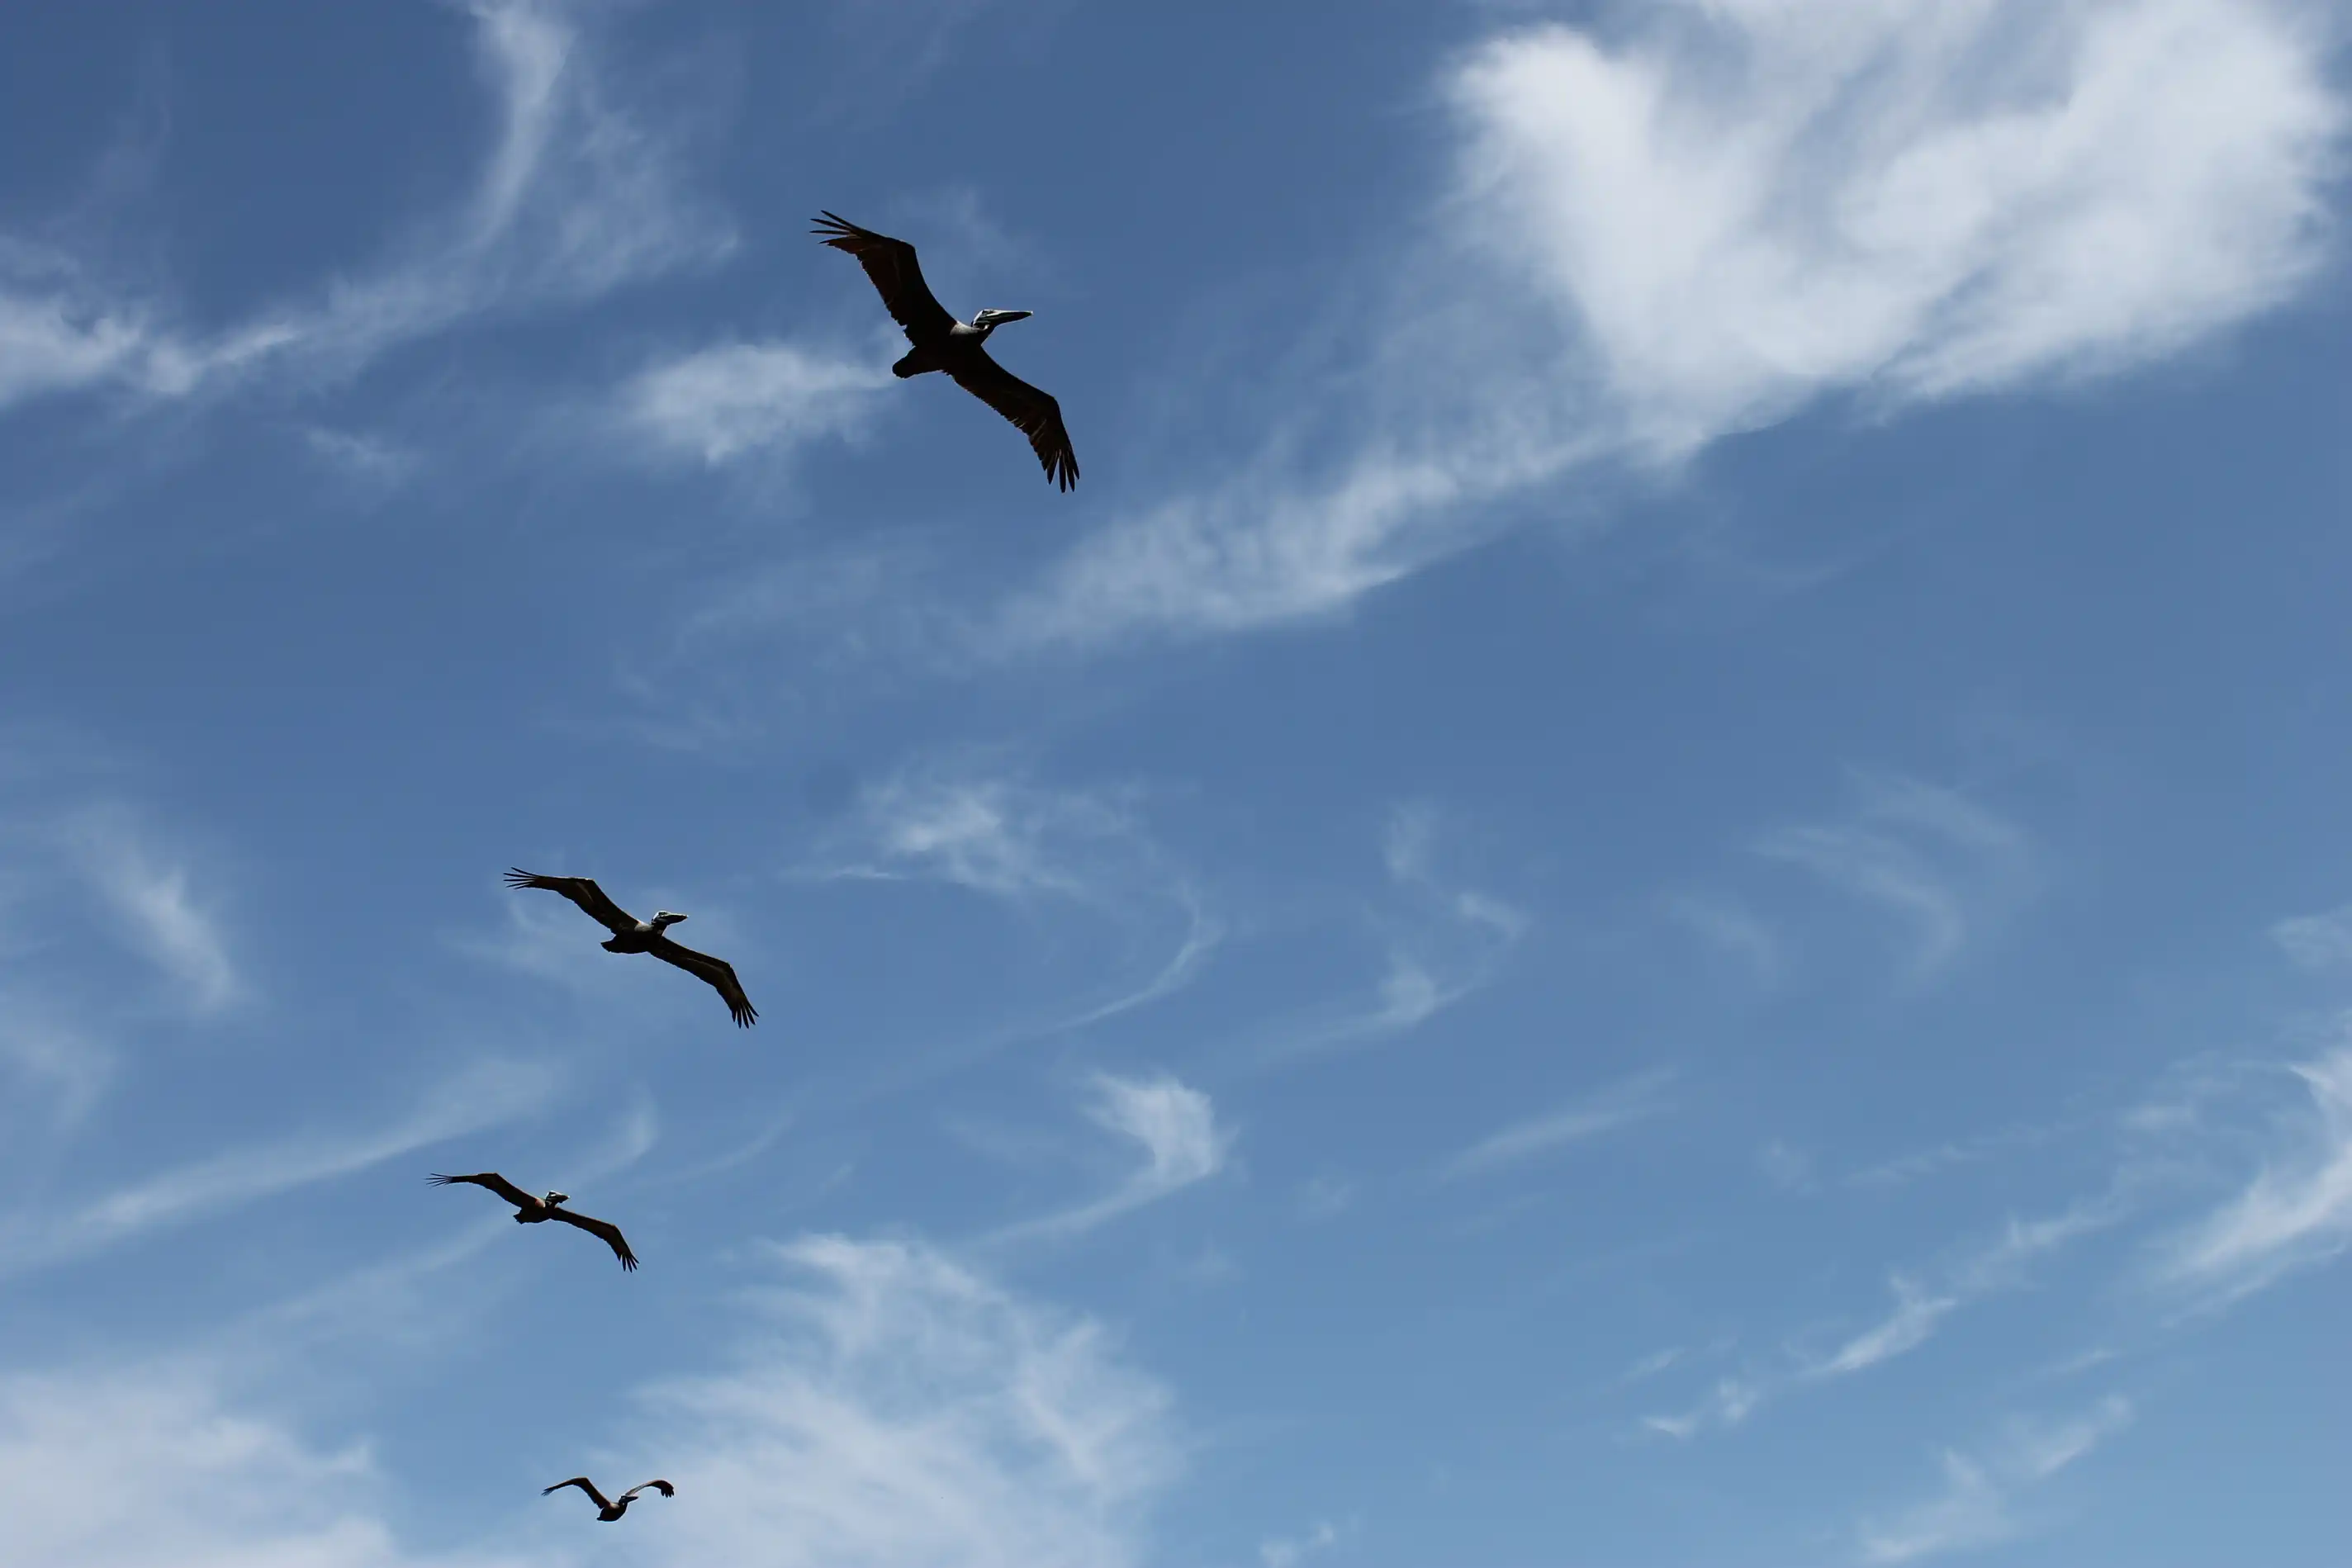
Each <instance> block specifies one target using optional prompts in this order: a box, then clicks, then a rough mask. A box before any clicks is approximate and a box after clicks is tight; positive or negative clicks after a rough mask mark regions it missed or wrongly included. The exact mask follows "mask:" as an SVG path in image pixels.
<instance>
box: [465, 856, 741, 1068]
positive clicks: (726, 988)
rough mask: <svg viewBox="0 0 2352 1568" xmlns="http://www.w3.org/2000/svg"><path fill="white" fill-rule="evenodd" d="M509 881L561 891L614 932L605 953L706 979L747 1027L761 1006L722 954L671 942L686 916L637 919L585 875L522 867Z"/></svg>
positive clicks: (511, 873) (661, 914)
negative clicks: (640, 957)
mask: <svg viewBox="0 0 2352 1568" xmlns="http://www.w3.org/2000/svg"><path fill="white" fill-rule="evenodd" d="M507 885H508V886H509V887H538V888H544V889H546V890H547V891H548V892H550V893H560V894H562V895H563V896H564V897H566V898H568V899H570V900H571V901H572V903H573V904H578V905H579V906H580V908H581V910H582V911H583V913H585V914H586V915H588V916H589V917H590V918H591V919H593V920H594V921H595V922H596V924H597V925H602V926H603V927H604V929H605V930H607V931H610V932H611V933H612V934H613V935H612V936H611V938H610V939H609V940H607V941H604V942H602V943H599V944H598V946H601V947H603V948H604V951H605V952H607V953H650V954H652V955H653V956H655V957H656V958H659V959H660V960H661V961H662V962H663V963H665V964H674V965H676V966H677V967H679V968H681V969H684V970H685V971H686V972H687V973H688V974H689V975H692V976H694V977H696V978H698V979H700V980H702V981H703V982H705V983H706V984H708V985H709V987H710V988H712V989H714V990H716V991H717V992H718V993H719V996H720V997H722V998H725V999H726V1002H727V1010H728V1012H730V1014H732V1015H733V1016H734V1019H735V1021H736V1022H737V1023H738V1024H740V1025H741V1026H742V1027H743V1028H745V1029H750V1028H751V1025H752V1023H753V1022H754V1021H755V1020H757V1019H758V1018H759V1016H760V1013H759V1009H756V1008H754V1007H752V1005H751V998H749V997H747V996H745V995H744V994H743V983H742V982H741V981H740V980H738V979H737V978H736V977H735V966H734V965H732V964H730V963H728V962H727V961H726V960H725V959H724V958H714V957H712V956H710V955H709V954H708V953H698V952H696V951H695V950H694V949H693V948H691V947H688V946H685V945H684V944H682V943H677V942H673V941H671V940H670V939H669V938H668V937H667V936H664V935H663V933H664V932H665V931H667V929H668V928H669V927H671V926H673V925H677V923H678V922H679V921H681V920H683V919H685V918H686V916H685V915H673V914H671V913H670V912H669V911H668V910H667V909H657V910H656V911H654V917H653V918H652V919H651V920H640V919H638V918H637V917H636V916H635V915H632V914H630V913H629V912H628V911H627V910H625V909H623V908H622V907H621V906H620V905H619V904H615V903H614V902H613V901H612V900H611V899H610V898H607V897H606V896H605V895H604V889H603V888H601V887H598V886H597V885H596V883H595V881H594V879H593V878H590V877H584V876H541V875H538V874H537V873H532V872H527V871H524V870H522V869H520V867H511V868H509V870H508V872H507Z"/></svg>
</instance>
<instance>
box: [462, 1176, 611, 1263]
mask: <svg viewBox="0 0 2352 1568" xmlns="http://www.w3.org/2000/svg"><path fill="white" fill-rule="evenodd" d="M460 1183H464V1184H465V1185H467V1186H478V1187H484V1188H487V1189H488V1190H489V1191H491V1192H494V1193H497V1194H498V1195H499V1197H502V1198H505V1199H506V1200H507V1201H508V1202H509V1203H511V1204H513V1205H514V1206H515V1223H516V1224H517V1225H544V1224H546V1223H547V1222H548V1221H549V1220H551V1219H560V1220H562V1221H563V1223H564V1224H566V1225H572V1226H577V1227H578V1228H581V1229H583V1230H584V1231H586V1232H587V1233H588V1234H589V1235H591V1236H593V1237H596V1238H598V1239H601V1240H602V1241H603V1242H604V1245H605V1246H607V1247H610V1248H611V1249H613V1256H614V1257H615V1258H618V1259H619V1260H621V1267H622V1268H623V1269H624V1270H634V1269H635V1268H636V1266H637V1255H636V1254H635V1253H634V1252H632V1251H630V1250H629V1243H628V1241H627V1240H626V1239H625V1238H624V1237H623V1236H622V1235H621V1228H620V1227H619V1226H617V1225H615V1224H614V1223H613V1222H612V1221H611V1220H609V1219H592V1218H589V1217H588V1216H587V1215H584V1214H574V1213H572V1211H571V1210H570V1209H568V1208H566V1207H563V1206H564V1205H565V1204H566V1203H568V1202H570V1201H571V1199H572V1195H571V1194H570V1193H568V1192H551V1193H549V1194H548V1195H547V1196H546V1197H531V1196H530V1194H529V1193H527V1192H525V1191H523V1189H522V1188H520V1187H519V1186H515V1184H514V1183H512V1182H510V1181H509V1180H507V1178H506V1177H504V1176H500V1175H499V1173H498V1172H496V1171H477V1172H475V1173H474V1174H473V1175H472V1176H442V1175H440V1174H439V1173H438V1172H436V1173H435V1174H434V1176H433V1177H432V1185H434V1186H457V1185H458V1184H460Z"/></svg>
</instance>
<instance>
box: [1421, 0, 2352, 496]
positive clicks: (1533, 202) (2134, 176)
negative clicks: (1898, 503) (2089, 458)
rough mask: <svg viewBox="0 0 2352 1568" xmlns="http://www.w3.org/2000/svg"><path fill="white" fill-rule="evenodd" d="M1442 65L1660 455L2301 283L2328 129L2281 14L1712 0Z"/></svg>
mask: <svg viewBox="0 0 2352 1568" xmlns="http://www.w3.org/2000/svg"><path fill="white" fill-rule="evenodd" d="M1691 20H1692V21H1694V22H1696V23H1697V24H1698V25H1696V26H1684V27H1676V28H1675V29H1673V30H1672V31H1671V33H1669V34H1667V35H1665V36H1662V37H1657V38H1653V39H1645V40H1642V41H1638V42H1635V43H1632V44H1629V45H1626V46H1623V47H1608V46H1606V45H1603V44H1602V43H1601V42H1599V41H1597V40H1595V39H1593V38H1591V37H1588V36H1586V35H1583V34H1580V33H1577V32H1573V31H1570V30H1569V29H1567V28H1560V27H1547V28H1540V29H1536V30H1533V31H1530V32H1527V33H1522V34H1517V35H1514V36H1511V37H1506V38H1503V39H1499V40H1497V41H1496V42H1495V43H1493V44H1490V45H1488V46H1487V47H1486V48H1485V49H1484V50H1482V51H1480V53H1479V54H1478V55H1477V56H1475V57H1474V58H1473V59H1472V60H1471V61H1470V63H1469V64H1468V65H1467V66H1465V68H1464V69H1463V70H1462V72H1461V73H1460V75H1459V76H1458V78H1456V81H1455V91H1456V99H1457V101H1458V102H1459V104H1460V105H1461V107H1462V110H1463V112H1464V113H1465V116H1466V117H1467V119H1468V120H1469V121H1470V123H1471V125H1472V127H1473V152H1472V156H1471V160H1470V168H1471V170H1472V172H1473V180H1474V188H1475V190H1476V191H1477V192H1478V193H1479V197H1480V201H1481V204H1482V205H1483V206H1484V208H1485V211H1486V216H1487V219H1488V222H1489V223H1490V224H1491V225H1492V231H1493V234H1494V235H1495V237H1496V240H1497V242H1498V243H1499V244H1500V245H1502V246H1505V247H1506V248H1507V250H1508V252H1509V253H1510V254H1512V255H1513V256H1516V257H1517V260H1518V261H1519V262H1520V264H1521V265H1522V266H1523V267H1525V269H1526V272H1527V275H1528V277H1530V278H1531V279H1532V280H1533V281H1534V282H1535V283H1536V284H1537V286H1538V287H1540V288H1542V289H1543V290H1545V291H1546V292H1547V293H1549V294H1550V295H1551V296H1552V297H1553V298H1556V299H1558V300H1559V302H1560V303H1561V304H1562V305H1564V306H1565V307H1567V308H1569V309H1570V311H1571V312H1572V313H1573V316H1574V318H1575V319H1576V321H1577V323H1578V325H1579V326H1580V329H1582V331H1583V333H1584V334H1585V335H1586V336H1587V337H1588V338H1589V340H1590V341H1591V344H1592V346H1593V348H1594V349H1595V350H1596V351H1597V352H1598V354H1599V356H1600V358H1601V362H1602V364H1603V366H1604V367H1605V371H1606V375H1607V379H1608V382H1609V384H1610V386H1611V388H1612V391H1613V392H1614V393H1615V395H1616V397H1617V398H1618V399H1619V400H1620V401H1621V402H1622V405H1623V407H1622V413H1623V415H1624V417H1625V419H1626V420H1627V422H1628V426H1629V434H1631V435H1632V436H1633V438H1634V439H1636V440H1638V441H1640V442H1642V443H1643V444H1645V445H1649V446H1652V447H1654V448H1657V449H1659V450H1662V451H1665V452H1679V451H1687V450H1689V449H1690V448H1692V447H1695V446H1696V445H1697V444H1701V443H1703V442H1705V441H1706V440H1707V439H1709V438H1710V437H1712V436H1714V435H1717V434H1721V433H1723V432H1726V431H1729V430H1736V429H1740V428H1743V427H1747V426H1750V425H1754V424H1758V423H1765V422H1768V421H1769V420H1772V419H1775V418H1778V417H1780V416H1781V415H1783V414H1785V413H1788V412H1790V410H1791V409H1792V408H1794V407H1795V406H1796V405H1797V404H1798V403H1800V402H1802V401H1803V400H1805V399H1806V398H1808V397H1810V396H1811V395H1812V394H1814V393H1816V392H1820V391H1822V390H1824V389H1828V388H1834V387H1841V386H1855V385H1863V384H1870V383H1875V384H1878V385H1880V386H1883V387H1884V388H1885V390H1886V391H1888V392H1891V393H1893V394H1894V395H1896V396H1900V397H1907V398H1920V397H1938V396H1946V395H1949V394H1952V393H1956V392H1974V391H1981V390H1987V389H1992V388H1999V387H2003V386H2008V385H2012V384H2014V383H2016V382H2020V381H2022V380H2026V379H2028V378H2032V377H2036V376H2043V375H2049V374H2057V373H2072V372H2074V371H2084V370H2092V369H2101V368H2108V367H2113V366H2118V365H2126V364H2130V363H2133V362H2136V361H2144V360H2147V359H2150V358H2154V357H2156V356H2158V355H2161V354H2164V353H2168V352H2169V351H2171V350H2176V349H2178V348H2179V347H2180V346H2182V345H2183V344H2185V343H2187V342H2189V341H2191V340H2194V339H2196V338H2198V337H2200V336H2201V335H2203V334H2205V333H2207V332H2210V331H2212V330H2214V329H2217V328H2221V327H2225V326H2228V325H2230V324H2231V323H2233V322H2235V321H2238V320H2240V319H2243V318H2244V317H2246V316H2248V315H2250V314H2252V312H2254V311H2257V310H2260V309H2262V308H2264V307H2266V306H2269V305H2272V304H2274V303H2276V302H2277V301H2278V300H2280V299H2281V298H2284V297H2285V296H2286V295H2287V294H2288V293H2289V292H2290V291H2291V290H2292V289H2293V288H2294V287H2295V285H2296V284H2297V283H2299V282H2300V281H2301V280H2302V279H2303V278H2304V277H2305V276H2307V275H2308V273H2309V272H2310V270H2311V268H2312V267H2313V264H2314V262H2315V259H2316V255H2315V253H2316V248H2317V247H2316V241H2317V239H2318V237H2319V235H2318V219H2319V217H2320V212H2321V209H2320V195H2321V188H2322V185H2323V183H2324V181H2325V180H2326V176H2327V173H2328V171H2329V169H2330V167H2331V164H2332V152H2333V143H2334V139H2335V137H2336V132H2337V131H2338V129H2339V127H2340V125H2341V123H2342V114H2341V110H2340V109H2339V107H2338V106H2337V104H2336V102H2335V100H2334V99H2332V98H2331V96H2330V95H2329V93H2328V91H2327V89H2326V83H2325V81H2324V80H2323V79H2322V78H2321V75H2320V72H2319V68H2318V61H2317V60H2316V59H2315V57H2314V56H2313V54H2312V52H2311V50H2310V49H2309V47H2308V46H2307V44H2306V42H2305V39H2304V37H2302V36H2301V34H2300V31H2299V29H2297V28H2296V27H2295V26H2293V25H2292V22H2291V20H2290V18H2289V17H2288V16H2285V15H2284V12H2283V11H2282V10H2281V9H2280V8H2278V7H2275V6H2273V5H2262V4H2245V3H2242V0H2036V3H2035V4H2032V5H2018V4H2004V3H1999V0H1969V3H1964V4H1960V5H1942V6H1937V7H1935V8H1933V9H1932V10H1931V11H1927V12H1923V11H1921V9H1920V8H1919V7H1917V6H1916V5H1902V4H1895V3H1891V0H1824V3H1821V4H1812V5H1793V4H1789V3H1787V0H1723V3H1721V4H1717V5H1708V6H1706V7H1704V8H1703V10H1702V11H1701V14H1700V16H1697V17H1694V18H1691Z"/></svg>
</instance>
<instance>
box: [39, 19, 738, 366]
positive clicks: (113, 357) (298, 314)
mask: <svg viewBox="0 0 2352 1568" xmlns="http://www.w3.org/2000/svg"><path fill="white" fill-rule="evenodd" d="M467 13H468V15H470V16H471V17H472V18H473V21H474V23H475V28H476V32H475V37H476V47H477V51H478V60H479V63H480V66H481V68H482V73H483V75H484V76H485V77H486V78H488V83H489V86H490V89H491V91H492V93H493V95H494V98H495V100H496V104H497V109H498V125H499V130H498V133H497V136H496V139H495V140H494V141H493V142H492V144H491V146H490V148H489V150H488V153H487V155H486V156H485V158H484V159H483V162H482V164H481V166H480V169H479V172H478V174H477V176H476V179H475V182H474V184H473V187H472V189H471V190H470V191H469V192H468V193H467V196H466V197H465V199H464V200H463V201H462V202H460V203H459V204H457V206H456V207H455V208H454V209H453V210H451V211H448V212H446V213H444V214H440V215H438V216H436V217H435V218H432V219H430V220H428V221H426V222H424V223H422V224H420V225H417V226H416V227H415V229H414V230H413V231H412V233H411V234H410V235H409V236H408V238H407V239H406V240H405V241H404V243H402V244H401V245H399V246H396V247H395V248H394V251H393V252H392V253H391V254H390V255H389V256H386V257H385V258H383V260H382V261H381V262H379V263H378V264H377V265H375V266H374V267H371V268H365V269H362V270H358V271H355V272H353V273H352V274H351V275H349V276H348V277H341V278H338V279H336V280H334V281H331V282H329V283H326V284H324V285H323V286H321V287H320V288H319V289H317V290H316V291H315V293H314V294H313V296H312V297H311V298H308V299H305V300H301V301H299V302H295V303H289V304H286V305H281V306H278V307H273V308H268V309H265V310H264V311H262V312H261V313H259V314H258V315H257V316H256V317H255V318H254V319H250V320H247V321H245V322H242V323H238V324H235V325H230V326H225V327H220V328H216V329H204V328H201V327H196V326H193V325H189V324H186V323H183V322H177V321H174V320H173V319H171V312H169V311H168V310H166V309H165V308H163V306H161V305H160V304H158V303H156V302H154V301H152V300H147V299H141V298H131V297H128V296H125V295H123V294H121V293H120V292H118V291H116V290H115V289H113V288H111V287H110V286H109V285H108V284H107V283H106V282H105V281H104V280H103V278H102V277H101V275H100V271H99V270H98V269H97V268H96V267H93V266H92V265H91V264H89V263H88V262H86V261H85V260H84V259H82V258H79V257H77V256H71V255H68V254H66V253H64V252H61V251H58V250H57V249H55V248H54V247H41V246H34V245H31V244H28V243H26V242H24V241H16V240H9V241H5V242H0V348H5V349H6V350H7V351H6V352H5V353H0V406H5V404H7V403H9V402H21V401H23V400H25V399H27V398H32V397H37V396H39V395H42V394H45V393H56V392H73V391H78V390H82V389H89V388H114V389H119V390H122V391H126V392H131V393H134V394H137V395H140V396H143V397H147V398H156V399H178V398H184V397H187V396H190V395H192V394H194V393H197V392H205V391H213V390H218V389H220V388H223V387H226V386H231V385H235V384H236V383H238V382H242V381H244V380H246V379H247V378H250V377H252V376H255V375H257V374H261V373H264V372H269V373H274V374H279V375H286V376H292V377H295V378H297V379H299V380H306V381H316V380H321V379H332V378H335V377H340V376H343V375H348V374H350V373H352V372H353V371H357V370H358V369H359V368H361V367H362V366H363V365H365V364H366V363H367V362H368V361H371V360H373V359H374V358H375V357H376V356H378V355H379V354H381V353H383V351H384V350H387V349H390V348H393V347H394V346H396V345H398V344H401V343H404V342H408V341H412V340H415V339H418V338H421V337H425V336H429V335H431V334H433V333H436V332H438V331H441V330H443V329H446V328H447V327H449V326H451V325H452V324H454V323H456V322H457V321H459V320H462V319H466V318H468V317H471V316H475V315H478V314H480V313H483V312H486V311H490V310H496V309H501V308H514V307H518V306H523V305H534V304H549V303H564V302H569V301H575V300H579V299H584V298H593V297H594V296H596V295H600V294H603V293H605V292H607V291H609V290H611V289H613V288H615V287H620V286H622V285H624V284H626V283H629V282H633V281H635V280H637V279H641V278H645V277H653V276H656V275H657V274H660V273H664V272H667V271H671V270H674V269H676V268H678V267H688V266H695V265H701V264H705V263H708V262H709V261H711V260H714V259H716V258H717V257H719V256H722V255H724V254H725V253H726V251H727V250H728V249H729V248H730V246H732V244H733V234H732V231H731V229H730V227H729V225H727V224H726V223H724V222H723V221H722V220H721V219H719V217H718V216H717V215H716V214H714V213H712V212H711V211H710V210H709V209H708V208H706V207H705V206H703V205H702V204H699V203H698V202H697V201H695V200H694V199H693V198H691V197H690V196H688V194H687V193H686V189H685V185H684V182H683V181H682V179H681V177H680V175H679V172H678V170H677V165H676V161H675V159H674V156H673V153H672V150H671V149H670V148H669V147H668V146H667V144H666V143H665V141H663V139H662V138H661V137H660V136H659V135H657V134H656V133H655V132H653V131H649V130H648V129H647V128H646V126H645V125H643V124H642V123H640V122H639V121H637V120H635V119H634V118H632V117H631V116H630V115H629V114H628V113H626V112H625V110H622V109H620V108H618V107H616V105H615V103H614V99H613V97H612V94H611V92H610V90H609V89H608V88H607V86H606V85H605V83H604V81H603V80H601V79H600V78H599V77H598V75H597V74H596V71H595V68H594V64H593V57H594V49H593V42H592V40H591V39H590V38H589V37H587V36H586V34H585V33H584V32H583V28H582V26H580V25H579V23H578V21H577V19H576V10H575V8H574V7H572V6H569V5H563V4H562V3H560V0H475V3H474V4H472V5H468V6H467Z"/></svg>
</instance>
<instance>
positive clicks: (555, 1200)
mask: <svg viewBox="0 0 2352 1568" xmlns="http://www.w3.org/2000/svg"><path fill="white" fill-rule="evenodd" d="M540 1201H541V1202H542V1203H544V1204H546V1205H547V1207H550V1208H553V1207H555V1206H556V1205H557V1204H559V1203H570V1202H571V1201H572V1195H571V1194H570V1193H568V1192H557V1191H554V1190H553V1189H552V1188H551V1189H549V1192H548V1195H547V1196H546V1197H543V1198H541V1200H540Z"/></svg>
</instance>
